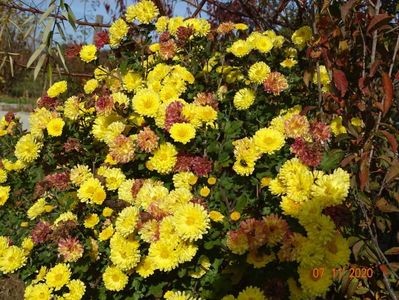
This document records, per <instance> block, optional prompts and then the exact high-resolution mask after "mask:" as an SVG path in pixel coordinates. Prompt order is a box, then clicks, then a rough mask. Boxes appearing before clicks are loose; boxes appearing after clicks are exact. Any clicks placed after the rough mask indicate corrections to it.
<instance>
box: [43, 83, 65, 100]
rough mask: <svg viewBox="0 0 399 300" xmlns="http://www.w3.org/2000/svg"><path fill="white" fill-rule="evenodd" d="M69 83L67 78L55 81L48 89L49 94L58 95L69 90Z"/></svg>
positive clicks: (52, 96)
mask: <svg viewBox="0 0 399 300" xmlns="http://www.w3.org/2000/svg"><path fill="white" fill-rule="evenodd" d="M67 88H68V85H67V82H66V81H65V80H63V81H58V82H56V83H54V84H53V85H52V86H51V87H50V88H49V89H48V90H47V95H48V96H49V97H51V98H55V97H58V96H59V95H60V94H62V93H65V92H66V91H67Z"/></svg>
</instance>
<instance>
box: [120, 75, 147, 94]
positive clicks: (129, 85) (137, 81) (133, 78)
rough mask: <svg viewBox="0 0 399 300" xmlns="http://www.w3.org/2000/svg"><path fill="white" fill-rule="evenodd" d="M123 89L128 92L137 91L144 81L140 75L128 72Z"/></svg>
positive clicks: (124, 77)
mask: <svg viewBox="0 0 399 300" xmlns="http://www.w3.org/2000/svg"><path fill="white" fill-rule="evenodd" d="M122 81H123V88H124V89H125V90H126V91H128V92H133V91H137V90H139V89H140V87H141V86H142V84H143V79H142V78H141V75H140V74H139V73H135V72H131V71H130V72H128V73H127V74H126V75H124V76H123V77H122Z"/></svg>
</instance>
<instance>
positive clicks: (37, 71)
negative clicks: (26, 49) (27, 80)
mask: <svg viewBox="0 0 399 300" xmlns="http://www.w3.org/2000/svg"><path fill="white" fill-rule="evenodd" d="M46 57H47V55H46V54H45V53H43V54H42V56H40V58H39V60H38V61H37V64H36V67H35V70H34V71H33V78H34V79H36V78H37V75H38V74H39V72H40V70H41V68H42V66H43V64H44V61H45V59H46Z"/></svg>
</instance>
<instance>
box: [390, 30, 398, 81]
mask: <svg viewBox="0 0 399 300" xmlns="http://www.w3.org/2000/svg"><path fill="white" fill-rule="evenodd" d="M398 50H399V34H398V38H397V39H396V45H395V50H394V51H393V55H392V62H391V66H390V67H389V77H391V76H392V70H393V66H394V64H395V59H396V55H397V54H398Z"/></svg>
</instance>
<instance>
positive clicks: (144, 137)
mask: <svg viewBox="0 0 399 300" xmlns="http://www.w3.org/2000/svg"><path fill="white" fill-rule="evenodd" d="M158 140H159V137H158V136H157V134H156V133H155V132H154V131H152V130H151V128H150V127H145V128H144V129H142V130H140V132H139V133H138V134H137V140H136V142H137V146H138V147H139V149H140V150H141V151H144V152H147V153H151V152H152V151H154V150H155V149H157V148H158Z"/></svg>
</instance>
